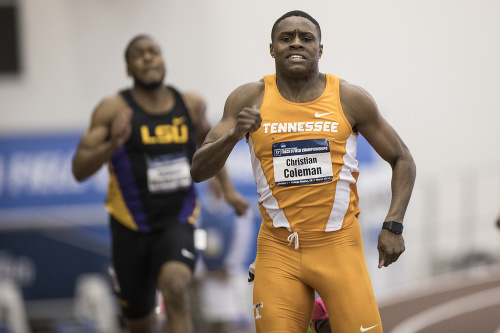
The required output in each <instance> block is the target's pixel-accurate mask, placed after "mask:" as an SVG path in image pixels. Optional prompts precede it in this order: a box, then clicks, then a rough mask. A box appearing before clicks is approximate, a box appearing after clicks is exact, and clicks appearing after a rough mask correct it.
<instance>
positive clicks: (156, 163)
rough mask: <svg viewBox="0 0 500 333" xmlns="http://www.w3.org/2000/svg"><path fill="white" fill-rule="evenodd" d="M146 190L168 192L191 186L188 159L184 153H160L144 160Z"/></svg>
mask: <svg viewBox="0 0 500 333" xmlns="http://www.w3.org/2000/svg"><path fill="white" fill-rule="evenodd" d="M146 163H147V168H148V171H147V175H148V190H149V191H150V192H151V193H170V192H175V191H178V190H183V189H186V188H188V187H189V186H191V174H190V172H189V169H190V166H189V160H188V158H187V157H186V156H185V155H184V154H170V155H162V156H157V157H154V158H149V159H147V160H146Z"/></svg>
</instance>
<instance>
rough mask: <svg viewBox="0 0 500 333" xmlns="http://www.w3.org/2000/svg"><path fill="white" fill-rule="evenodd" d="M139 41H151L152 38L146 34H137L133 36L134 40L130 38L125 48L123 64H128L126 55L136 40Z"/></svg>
mask: <svg viewBox="0 0 500 333" xmlns="http://www.w3.org/2000/svg"><path fill="white" fill-rule="evenodd" d="M141 39H151V40H153V37H151V36H150V35H147V34H139V35H137V36H135V37H134V38H132V39H131V40H130V41H129V42H128V44H127V47H126V48H125V62H126V63H127V64H128V53H129V51H130V48H131V47H132V45H134V43H135V42H137V41H138V40H141Z"/></svg>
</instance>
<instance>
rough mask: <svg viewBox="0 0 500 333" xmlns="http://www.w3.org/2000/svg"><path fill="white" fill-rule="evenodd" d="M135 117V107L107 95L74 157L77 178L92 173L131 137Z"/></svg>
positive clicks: (119, 98) (117, 97) (88, 175)
mask: <svg viewBox="0 0 500 333" xmlns="http://www.w3.org/2000/svg"><path fill="white" fill-rule="evenodd" d="M131 116H132V112H131V110H130V109H129V108H128V106H127V105H126V104H125V102H124V101H123V100H122V99H121V97H119V96H113V97H108V98H105V99H104V100H103V101H102V102H101V103H100V104H99V105H98V106H97V107H96V109H95V110H94V113H93V115H92V120H91V123H90V126H89V129H88V130H87V132H86V133H85V134H84V135H83V136H82V138H81V139H80V142H79V143H78V147H77V149H76V152H75V155H74V157H73V165H72V171H73V175H74V177H75V179H76V180H78V181H82V180H84V179H86V178H88V177H90V176H92V175H93V174H94V173H95V172H97V171H98V170H99V169H100V168H101V166H102V165H103V164H104V163H106V162H107V161H108V160H109V158H110V157H111V155H112V154H113V152H114V151H115V149H116V148H118V147H120V146H121V145H123V144H124V143H125V141H126V140H127V139H128V137H129V136H130V120H131Z"/></svg>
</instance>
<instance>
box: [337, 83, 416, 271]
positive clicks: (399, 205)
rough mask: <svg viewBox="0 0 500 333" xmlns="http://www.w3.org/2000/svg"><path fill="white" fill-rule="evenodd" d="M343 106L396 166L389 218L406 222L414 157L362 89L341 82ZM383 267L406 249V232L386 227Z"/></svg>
mask: <svg viewBox="0 0 500 333" xmlns="http://www.w3.org/2000/svg"><path fill="white" fill-rule="evenodd" d="M340 91H341V100H342V106H343V107H344V105H345V106H346V108H345V109H346V110H347V112H346V113H347V114H348V119H349V121H350V122H351V125H352V126H353V128H354V129H356V130H358V131H359V133H361V134H362V135H363V136H364V137H365V138H366V140H367V141H368V142H369V143H370V145H371V146H372V147H373V149H375V151H376V152H377V153H378V154H379V155H380V156H381V157H382V158H383V159H384V160H385V161H387V162H388V163H389V164H390V166H391V168H392V180H391V190H392V196H391V203H390V206H389V211H388V213H387V216H386V218H385V221H396V222H403V219H404V215H405V213H406V209H407V207H408V203H409V201H410V197H411V193H412V190H413V185H414V182H415V176H416V167H415V162H414V161H413V157H412V155H411V153H410V151H409V150H408V148H407V147H406V145H405V144H404V142H403V140H402V139H401V138H400V137H399V135H398V134H397V132H396V131H395V130H394V128H392V126H391V125H389V123H388V122H387V121H386V120H385V119H384V118H383V117H382V115H381V114H380V113H379V111H378V108H377V105H376V104H375V101H374V100H373V98H372V97H371V96H370V95H369V94H368V93H367V92H366V91H364V90H363V89H362V88H360V87H357V86H354V85H350V84H348V83H346V82H343V83H342V84H341V90H340ZM378 249H379V268H380V267H383V266H388V265H390V264H391V263H393V262H395V261H396V260H397V259H398V258H399V256H400V255H401V254H402V253H403V252H404V250H405V246H404V239H403V236H402V235H397V234H394V233H392V232H390V231H388V230H385V229H382V231H381V232H380V235H379V244H378Z"/></svg>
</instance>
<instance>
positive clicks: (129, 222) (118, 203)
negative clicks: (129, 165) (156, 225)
mask: <svg viewBox="0 0 500 333" xmlns="http://www.w3.org/2000/svg"><path fill="white" fill-rule="evenodd" d="M104 207H106V209H107V210H108V212H109V213H110V214H111V215H113V217H114V218H115V219H117V220H118V221H119V222H120V223H121V224H123V225H124V226H126V227H127V228H129V229H132V230H134V231H137V229H138V228H137V224H136V223H135V222H134V218H133V217H132V214H131V213H130V211H129V209H128V207H127V205H126V204H125V200H124V199H123V196H122V192H121V190H120V187H119V185H118V179H117V178H116V174H115V173H114V171H113V168H112V166H111V165H109V186H108V198H107V200H106V203H105V205H104Z"/></svg>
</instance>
